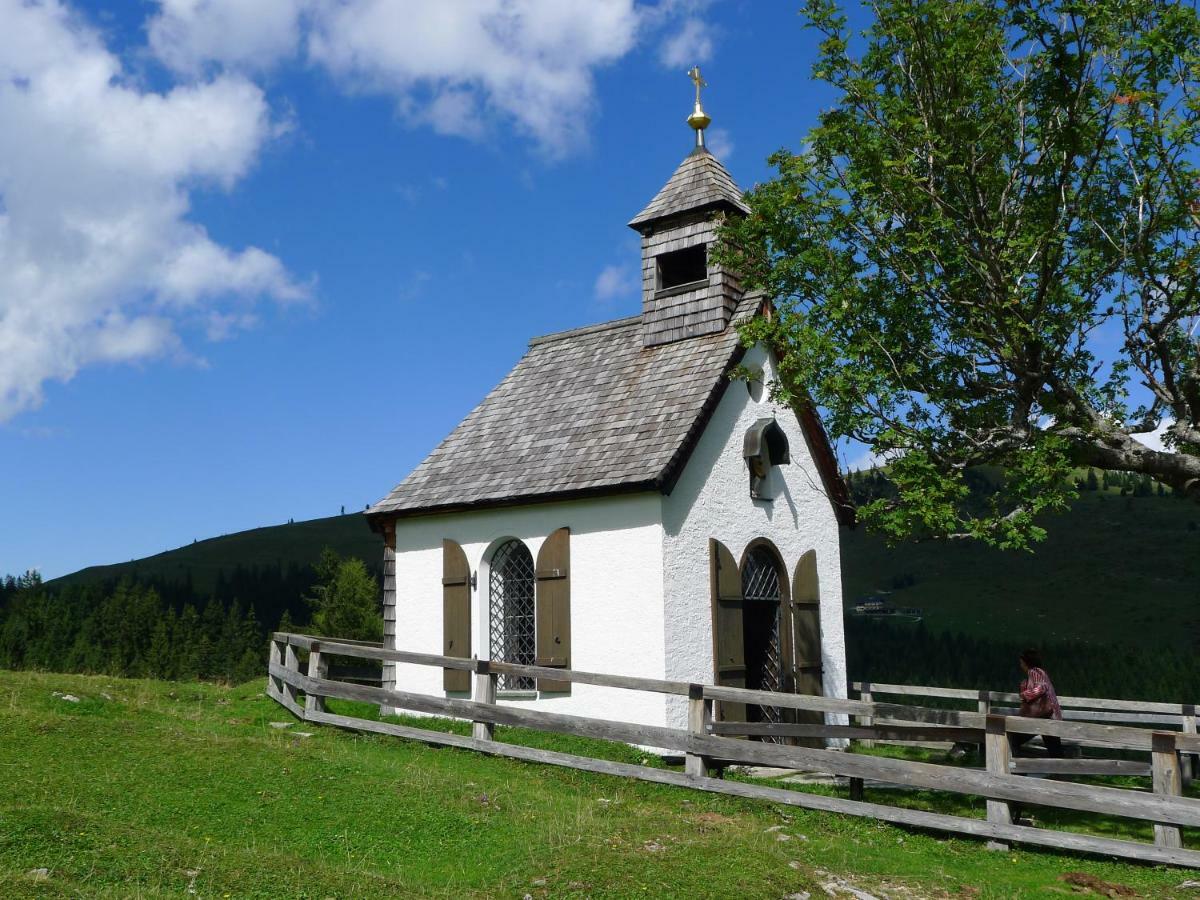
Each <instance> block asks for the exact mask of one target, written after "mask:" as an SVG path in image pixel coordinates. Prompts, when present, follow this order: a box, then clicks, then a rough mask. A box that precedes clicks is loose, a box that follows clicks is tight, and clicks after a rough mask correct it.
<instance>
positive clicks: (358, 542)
mask: <svg viewBox="0 0 1200 900" xmlns="http://www.w3.org/2000/svg"><path fill="white" fill-rule="evenodd" d="M324 547H331V548H332V549H334V550H335V551H337V552H338V553H339V554H340V555H342V556H355V557H358V558H359V559H362V560H365V561H366V562H368V563H370V564H372V565H373V566H374V565H377V564H378V562H379V560H380V558H381V556H382V554H383V540H382V538H380V536H379V535H377V534H375V533H374V532H372V531H371V529H370V528H369V527H368V526H367V520H366V518H365V517H364V516H363V515H361V514H359V513H354V514H351V515H346V516H331V517H330V518H327V519H310V520H308V521H306V522H295V523H289V524H287V525H268V526H266V527H264V528H254V529H251V530H249V531H239V532H236V533H234V534H226V535H222V536H220V537H214V538H208V539H207V540H203V541H196V542H195V543H192V544H187V545H185V546H183V547H179V548H178V549H176V550H167V551H165V552H163V553H157V554H155V555H154V556H147V557H144V558H142V559H135V560H131V561H129V562H121V563H113V564H112V565H107V566H89V567H87V568H86V569H80V570H79V571H78V572H73V573H71V574H70V575H64V576H62V577H61V578H56V579H54V581H52V582H50V584H55V585H69V584H86V583H90V582H95V581H108V580H115V579H119V578H124V577H130V578H134V579H146V580H158V581H166V582H172V581H175V582H183V581H187V580H188V579H189V578H190V579H191V583H192V586H193V587H194V588H195V590H196V591H197V592H198V593H201V594H204V593H208V592H210V591H212V589H213V586H214V585H215V584H216V581H217V578H218V575H220V574H221V573H222V572H223V573H225V574H226V575H228V574H229V573H230V572H232V570H233V569H235V568H237V567H238V566H241V567H243V568H246V569H252V568H256V567H268V566H278V567H279V568H280V569H283V570H285V571H286V570H287V569H288V568H290V567H292V566H297V567H300V568H302V569H307V568H308V567H309V566H311V565H312V564H313V563H314V562H315V561H316V560H317V557H318V556H320V554H321V550H322V548H324Z"/></svg>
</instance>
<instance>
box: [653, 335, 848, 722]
mask: <svg viewBox="0 0 1200 900" xmlns="http://www.w3.org/2000/svg"><path fill="white" fill-rule="evenodd" d="M743 363H744V365H745V366H746V367H747V368H749V369H751V370H754V369H761V370H762V371H763V374H764V380H765V381H766V382H767V383H768V384H769V383H770V382H771V381H774V380H775V378H776V377H777V375H776V367H775V360H774V359H773V357H772V355H771V354H770V353H769V352H767V351H766V350H765V348H763V347H762V346H761V345H759V346H756V347H754V348H751V349H750V350H749V351H748V352H747V354H746V356H745V358H744V360H743ZM770 416H774V417H775V420H776V421H777V422H778V423H779V425H780V427H781V428H782V429H783V431H784V433H785V434H786V435H787V439H788V444H789V449H790V456H791V464H790V465H786V466H778V467H774V468H773V469H772V474H771V478H770V480H769V481H768V485H767V486H768V495H769V496H773V497H774V498H775V499H774V500H773V501H765V500H752V499H751V498H750V476H749V472H748V469H747V466H746V461H745V460H744V459H743V457H742V441H743V437H744V435H745V432H746V430H747V429H748V428H750V426H751V425H753V424H754V422H755V421H756V420H758V419H760V418H764V417H770ZM760 537H765V538H768V539H770V540H771V542H772V543H774V545H775V547H776V548H777V549H778V550H779V552H780V554H781V555H782V557H783V563H784V566H785V568H786V569H787V572H788V583H789V584H791V582H792V580H793V578H794V576H795V572H796V565H797V563H798V562H799V561H800V557H801V556H802V555H803V554H805V553H807V552H808V551H809V550H815V551H816V556H817V573H818V578H819V582H820V600H821V605H820V612H821V652H822V663H823V666H824V691H825V695H826V696H830V697H845V696H846V640H845V632H844V630H843V625H842V588H841V561H840V556H839V535H838V523H837V519H836V517H835V516H834V509H833V504H832V502H831V500H830V499H829V497H828V496H827V495H826V493H825V489H824V485H823V482H822V480H821V477H820V473H819V471H818V469H817V466H816V463H815V461H814V460H813V455H812V452H811V450H810V449H809V446H808V443H807V441H806V439H805V437H804V433H803V431H802V429H801V427H800V423H799V422H798V421H797V419H796V415H795V413H794V412H793V411H792V410H791V409H790V408H788V407H787V406H786V405H784V404H780V403H776V402H774V401H772V400H771V398H770V392H769V390H768V391H763V392H761V400H758V401H756V400H755V399H753V398H752V397H751V395H750V391H749V390H748V389H747V385H746V384H745V383H743V382H733V383H731V384H730V385H729V386H728V387H727V388H726V390H725V393H724V396H723V397H722V398H721V401H720V402H719V403H718V405H717V408H716V411H715V412H714V414H713V417H712V419H711V420H710V422H709V424H708V427H707V428H706V429H705V431H704V433H703V435H702V436H701V438H700V440H699V442H698V443H697V446H696V448H695V450H694V451H693V452H692V455H691V458H690V459H689V460H688V463H687V465H686V466H685V468H684V470H683V473H682V475H681V476H680V478H679V481H678V483H677V484H676V485H675V488H674V490H673V491H672V492H671V494H670V495H669V496H667V497H666V498H664V502H663V594H664V599H665V610H664V620H665V621H664V624H665V628H666V633H665V636H664V645H665V648H666V664H667V665H666V673H665V677H666V678H668V679H678V680H681V681H695V682H703V683H707V684H711V683H712V682H713V675H714V673H713V644H712V610H711V586H710V583H709V578H710V575H709V546H708V541H709V538H716V539H717V540H719V541H721V543H723V544H724V545H725V546H726V547H728V548H729V551H730V552H731V553H732V554H733V556H734V558H735V559H736V560H738V562H739V564H740V563H741V561H742V558H743V554H744V552H745V550H746V547H747V546H748V545H749V543H750V542H751V541H753V540H754V539H756V538H760ZM667 709H668V716H667V724H668V725H672V726H675V727H686V724H687V708H686V703H685V702H684V701H683V699H682V698H675V697H672V698H669V700H668V704H667Z"/></svg>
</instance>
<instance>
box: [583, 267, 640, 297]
mask: <svg viewBox="0 0 1200 900" xmlns="http://www.w3.org/2000/svg"><path fill="white" fill-rule="evenodd" d="M641 289H642V283H641V281H640V280H639V279H638V273H637V271H636V270H635V269H634V267H633V266H605V267H604V268H603V269H602V270H601V271H600V274H599V275H597V276H596V285H595V289H594V292H595V296H596V299H597V300H599V301H600V302H601V303H610V302H612V301H613V300H619V299H621V298H622V297H628V296H629V295H630V294H636V293H638V292H640V291H641Z"/></svg>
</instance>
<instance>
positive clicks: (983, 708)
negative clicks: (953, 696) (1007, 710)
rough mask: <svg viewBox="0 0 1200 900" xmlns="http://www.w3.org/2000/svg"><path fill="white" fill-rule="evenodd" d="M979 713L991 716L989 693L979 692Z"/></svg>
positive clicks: (990, 695)
mask: <svg viewBox="0 0 1200 900" xmlns="http://www.w3.org/2000/svg"><path fill="white" fill-rule="evenodd" d="M979 711H980V712H981V713H983V714H984V715H985V716H987V715H991V712H992V692H991V691H980V692H979Z"/></svg>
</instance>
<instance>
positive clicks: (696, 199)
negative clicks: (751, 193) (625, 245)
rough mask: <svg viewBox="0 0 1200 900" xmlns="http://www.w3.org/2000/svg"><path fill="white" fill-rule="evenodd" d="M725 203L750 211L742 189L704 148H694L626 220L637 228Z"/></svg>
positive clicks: (742, 210) (639, 229)
mask: <svg viewBox="0 0 1200 900" xmlns="http://www.w3.org/2000/svg"><path fill="white" fill-rule="evenodd" d="M717 206H727V207H732V208H733V209H737V210H740V211H741V212H743V213H748V212H750V208H749V207H748V206H746V204H745V202H744V201H743V200H742V192H741V190H740V189H739V188H738V186H737V184H736V183H735V182H734V180H733V177H732V176H731V175H730V174H729V172H728V170H726V168H725V167H724V166H723V165H721V161H720V160H718V159H717V158H716V157H715V156H713V155H712V154H711V153H709V152H708V150H707V149H705V148H704V147H697V148H696V149H695V150H693V151H692V152H691V153H689V154H688V155H687V156H685V157H684V158H683V162H681V163H680V164H679V168H677V169H676V170H675V174H674V175H672V176H671V178H670V180H669V181H668V182H667V183H666V184H664V185H663V187H662V190H661V191H659V192H658V193H657V194H655V195H654V199H653V200H651V201H650V202H649V203H648V204H647V205H646V208H645V209H643V210H642V211H641V212H640V213H638V214H637V215H636V216H634V217H633V219H631V220H630V222H629V227H630V228H636V229H637V230H638V231H641V230H642V229H644V228H645V227H646V226H647V225H649V224H650V223H651V222H655V221H657V220H659V219H665V218H667V217H668V216H673V215H677V214H678V213H683V212H690V211H692V210H697V209H708V208H712V207H717Z"/></svg>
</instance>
